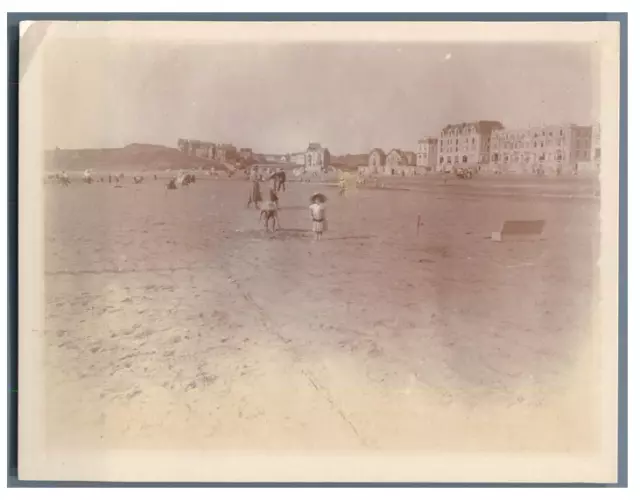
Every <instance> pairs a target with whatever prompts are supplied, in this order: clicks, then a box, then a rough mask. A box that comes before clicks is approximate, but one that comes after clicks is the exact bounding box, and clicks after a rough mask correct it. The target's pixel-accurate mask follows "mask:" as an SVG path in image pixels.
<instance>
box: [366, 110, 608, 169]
mask: <svg viewBox="0 0 640 500" xmlns="http://www.w3.org/2000/svg"><path fill="white" fill-rule="evenodd" d="M600 156H601V155H600V126H599V125H595V126H580V125H575V124H566V125H543V126H537V127H528V128H522V129H507V128H505V127H504V126H503V125H502V123H500V122H499V121H476V122H471V123H458V124H455V125H447V126H446V127H444V128H443V129H442V130H441V131H440V136H439V137H424V138H422V139H420V140H419V141H418V150H417V154H414V153H412V152H407V151H401V150H398V149H392V150H391V151H389V153H387V154H385V152H384V151H382V150H381V149H378V148H376V149H373V150H372V151H371V152H370V154H369V162H368V165H366V166H362V167H360V169H359V170H360V172H361V173H363V174H383V175H385V174H386V175H420V174H426V173H428V172H434V171H435V172H442V171H444V172H447V171H451V170H453V169H455V168H461V167H470V168H475V169H478V170H482V169H483V168H484V169H486V170H488V171H494V172H519V173H529V172H531V173H537V172H540V171H544V172H546V171H550V172H556V173H560V172H562V171H571V172H578V171H581V172H584V171H592V172H598V171H599V169H600Z"/></svg>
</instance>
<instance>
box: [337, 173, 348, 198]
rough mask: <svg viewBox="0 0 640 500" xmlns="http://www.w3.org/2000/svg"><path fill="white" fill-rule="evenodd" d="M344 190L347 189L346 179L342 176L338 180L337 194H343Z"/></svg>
mask: <svg viewBox="0 0 640 500" xmlns="http://www.w3.org/2000/svg"><path fill="white" fill-rule="evenodd" d="M346 191H347V181H346V180H345V178H344V177H341V178H340V181H338V194H339V195H340V196H344V194H345V192H346Z"/></svg>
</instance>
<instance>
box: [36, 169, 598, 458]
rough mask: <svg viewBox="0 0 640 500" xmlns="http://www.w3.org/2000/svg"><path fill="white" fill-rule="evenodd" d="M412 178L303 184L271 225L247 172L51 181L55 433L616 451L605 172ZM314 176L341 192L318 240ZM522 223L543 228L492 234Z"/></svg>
mask: <svg viewBox="0 0 640 500" xmlns="http://www.w3.org/2000/svg"><path fill="white" fill-rule="evenodd" d="M401 184H402V182H401V181H398V189H396V190H394V189H358V190H357V191H349V192H348V193H347V196H346V197H339V196H338V194H337V189H336V188H335V187H330V186H318V185H314V184H306V183H295V182H290V183H289V184H288V186H287V191H286V192H285V193H283V194H282V196H281V201H280V205H281V210H280V220H281V224H282V230H281V231H278V232H276V233H269V234H266V233H265V232H264V231H263V230H262V228H261V226H260V224H259V222H258V212H257V211H256V210H255V209H247V208H245V204H246V200H247V196H248V191H249V184H248V182H243V181H227V180H214V179H212V178H207V179H201V180H200V179H199V180H198V182H197V183H196V184H194V185H192V186H189V187H188V188H181V189H178V190H177V191H169V192H167V191H166V190H165V189H164V186H163V182H162V181H161V180H158V181H153V180H150V179H149V178H147V180H145V182H144V183H143V184H140V185H134V184H133V183H132V181H131V180H130V179H127V180H126V181H125V183H124V186H123V187H122V188H119V189H116V188H113V187H112V186H111V185H109V184H107V183H97V184H92V185H85V184H81V183H79V182H75V183H73V184H72V185H71V186H70V187H68V188H63V187H61V186H57V185H47V186H46V202H45V203H46V207H45V208H46V214H47V215H46V229H45V232H46V250H45V252H46V263H45V267H46V276H45V293H46V313H45V314H46V332H45V339H46V347H45V360H46V368H45V374H46V378H47V392H46V393H47V400H46V415H45V416H44V419H45V421H46V436H47V442H48V445H49V446H51V447H52V448H66V449H69V448H73V447H79V448H82V447H91V448H93V449H99V448H100V447H104V448H109V449H121V448H128V449H132V448H133V449H145V450H148V449H151V448H167V447H172V448H174V449H194V448H202V449H207V450H211V449H220V450H224V449H236V450H237V449H247V450H252V449H253V450H256V449H259V450H304V451H307V452H311V451H323V450H324V451H327V450H333V451H335V450H345V451H348V450H372V451H375V450H379V451H385V450H387V451H389V450H401V451H420V450H447V451H449V452H455V451H480V450H482V451H495V452H499V451H514V450H519V449H527V450H528V451H539V452H562V451H576V450H577V451H580V450H582V451H589V450H592V449H594V447H597V446H598V443H597V442H595V438H594V437H593V434H592V429H593V428H594V427H593V426H594V425H595V423H594V422H593V421H592V420H591V418H592V417H593V415H591V414H590V413H589V412H585V411H584V408H585V405H589V404H591V402H592V401H594V399H593V398H595V397H596V396H595V393H594V391H595V390H596V389H595V388H594V386H592V385H590V384H589V380H588V379H587V378H585V377H587V375H586V374H593V373H594V370H593V366H592V365H591V364H590V363H592V361H591V359H592V358H591V357H590V356H591V355H590V346H591V345H592V332H591V329H590V325H591V323H592V322H591V314H592V312H593V310H594V307H595V300H596V295H595V293H596V290H597V274H596V267H595V266H596V262H597V258H598V244H599V228H598V210H599V204H598V201H597V199H595V198H593V197H590V193H591V192H592V190H591V188H590V186H589V185H587V184H585V183H584V182H583V183H580V182H578V181H566V182H562V183H552V182H547V181H545V182H543V181H538V180H536V179H532V178H525V177H523V178H522V179H521V180H513V179H501V178H495V179H492V178H488V179H473V180H471V181H461V182H456V181H453V182H450V183H448V185H446V186H445V185H443V184H442V182H441V181H439V180H438V181H435V180H424V181H415V182H414V185H411V186H409V187H407V186H405V188H406V189H407V190H402V189H400V188H402V186H401ZM405 184H406V182H405ZM554 186H555V187H554ZM558 186H561V187H558ZM265 189H266V185H263V193H264V192H265ZM316 190H322V191H323V192H325V193H326V194H327V195H328V196H329V202H328V205H327V213H328V219H329V231H328V232H327V233H326V234H325V237H324V239H323V240H322V241H320V242H314V241H313V238H312V236H313V235H312V234H311V231H310V229H311V223H310V221H309V215H308V205H309V196H310V194H311V193H312V192H313V191H316ZM503 191H504V193H503V194H504V195H501V193H502V192H503ZM508 193H511V194H510V195H507V194H508ZM418 214H420V217H421V221H422V222H423V226H421V228H420V233H419V235H418V234H417V231H416V219H417V215H418ZM507 219H545V220H546V226H545V231H544V233H543V235H542V237H541V238H539V239H537V240H534V241H503V242H500V243H497V242H493V241H491V239H490V235H491V232H492V231H498V230H500V227H501V225H502V222H503V221H504V220H507ZM589 376H592V375H589ZM581 409H582V410H581Z"/></svg>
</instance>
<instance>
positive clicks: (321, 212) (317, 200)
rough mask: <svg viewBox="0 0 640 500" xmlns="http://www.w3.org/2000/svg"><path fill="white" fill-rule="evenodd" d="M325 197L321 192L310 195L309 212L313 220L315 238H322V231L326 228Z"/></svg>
mask: <svg viewBox="0 0 640 500" xmlns="http://www.w3.org/2000/svg"><path fill="white" fill-rule="evenodd" d="M326 201H327V197H326V196H325V195H323V194H322V193H314V194H313V196H311V205H310V206H309V214H310V215H311V221H312V222H313V225H312V229H313V232H314V234H315V240H316V241H318V240H320V239H321V238H322V233H324V232H325V231H326V230H327V217H326V209H325V203H326Z"/></svg>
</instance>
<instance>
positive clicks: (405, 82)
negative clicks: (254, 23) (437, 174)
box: [43, 39, 599, 154]
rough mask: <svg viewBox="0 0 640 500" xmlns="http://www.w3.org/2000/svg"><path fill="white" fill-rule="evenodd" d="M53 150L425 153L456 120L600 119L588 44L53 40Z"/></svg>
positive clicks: (46, 86) (49, 90)
mask: <svg viewBox="0 0 640 500" xmlns="http://www.w3.org/2000/svg"><path fill="white" fill-rule="evenodd" d="M44 60H45V72H44V75H45V76H44V82H43V99H44V106H45V111H44V117H45V123H44V129H43V134H44V142H45V147H46V148H54V147H56V146H57V147H60V148H97V147H120V146H124V145H126V144H129V143H132V142H139V143H151V144H162V145H167V146H171V147H175V146H176V143H177V139H178V138H192V139H200V140H206V141H212V142H231V143H233V144H235V145H236V146H237V147H251V148H253V149H254V151H259V152H263V153H285V152H295V151H302V150H304V149H305V148H306V146H307V144H308V143H309V142H310V141H314V142H321V143H322V144H323V146H325V147H328V148H329V150H330V151H331V152H332V153H333V154H345V153H366V152H368V151H369V150H371V149H372V148H374V147H380V148H383V149H385V150H388V149H391V148H394V147H399V148H402V149H408V150H415V149H416V147H417V141H418V139H419V138H420V137H422V136H425V135H437V134H438V133H439V130H440V129H441V128H442V127H443V126H444V125H446V124H448V123H456V122H460V121H474V120H480V119H486V120H500V121H502V122H503V124H504V125H505V126H507V127H522V126H527V125H528V124H532V125H533V124H536V125H537V124H540V123H541V122H545V123H548V124H552V123H561V122H574V123H578V124H590V123H592V122H593V121H594V120H595V119H597V116H598V98H597V96H598V92H599V89H598V88H596V82H597V79H596V78H595V77H594V75H597V74H598V69H597V67H595V66H594V64H596V63H594V62H593V61H595V60H594V59H593V58H592V51H591V48H590V45H588V44H577V43H576V44H566V43H565V44H537V45H534V44H522V43H521V44H509V43H500V44H482V45H480V44H477V43H476V44H468V43H467V44H443V43H422V42H421V43H413V44H408V43H378V44H370V43H367V44H365V43H361V44H353V43H352V44H348V43H321V42H315V43H310V44H281V45H276V44H246V43H245V44H244V45H241V44H230V43H225V44H204V43H203V44H202V45H198V46H194V45H193V44H189V45H185V44H180V43H167V42H161V41H157V42H153V43H151V42H136V43H123V42H122V41H121V42H117V41H114V40H113V39H111V40H109V39H86V40H77V39H75V40H68V41H62V40H56V41H53V42H52V43H48V44H47V45H46V50H45V51H44Z"/></svg>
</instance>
